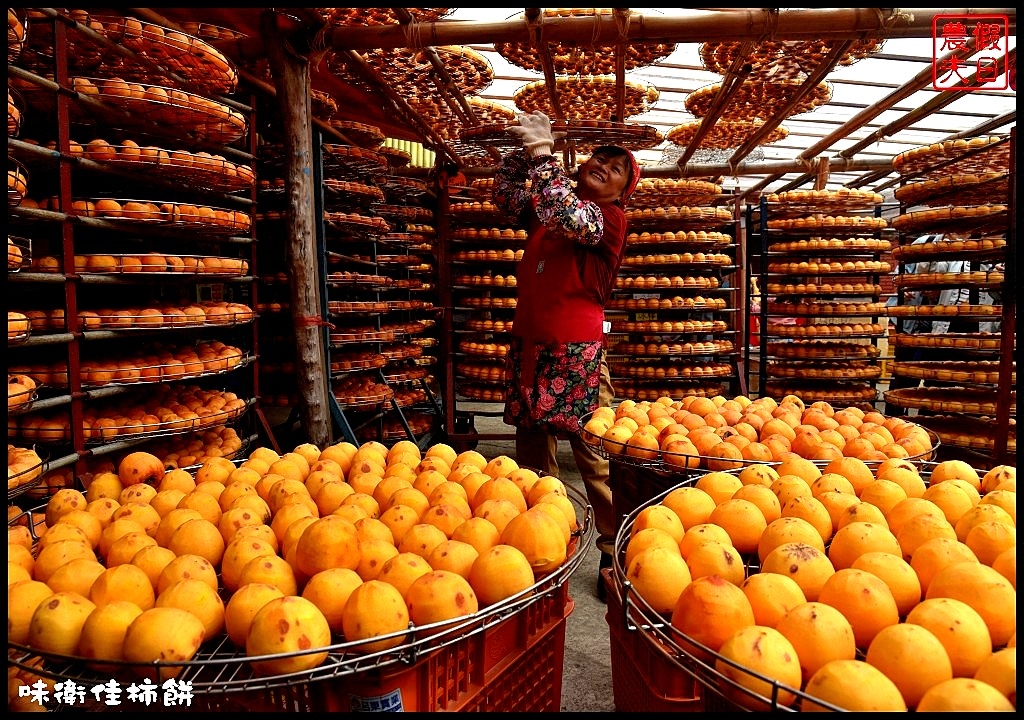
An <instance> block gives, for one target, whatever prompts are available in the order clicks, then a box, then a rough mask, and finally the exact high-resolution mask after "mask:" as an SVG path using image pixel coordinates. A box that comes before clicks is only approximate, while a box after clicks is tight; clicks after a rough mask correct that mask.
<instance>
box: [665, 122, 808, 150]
mask: <svg viewBox="0 0 1024 720" xmlns="http://www.w3.org/2000/svg"><path fill="white" fill-rule="evenodd" d="M702 123H703V120H693V121H691V122H686V123H681V124H679V125H676V126H675V127H673V128H672V129H671V130H669V131H668V132H667V133H666V134H665V138H666V139H667V140H668V141H669V142H670V143H672V144H673V145H678V146H679V147H689V145H690V143H692V142H693V141H694V139H695V138H696V137H697V131H698V130H699V129H700V127H701V124H702ZM763 126H764V121H763V120H719V121H718V122H716V123H715V124H714V126H713V127H712V128H711V129H710V130H709V131H708V132H707V133H705V134H704V137H703V138H701V140H700V144H699V145H698V146H697V147H698V148H700V149H701V150H728V149H731V148H738V147H739V146H740V145H742V144H743V143H745V142H746V141H747V138H749V137H751V136H752V135H754V134H755V133H758V132H760V130H761V128H762V127H763ZM787 137H789V129H788V128H787V127H786V126H784V125H779V126H777V127H775V128H773V129H772V130H771V131H770V132H769V133H768V134H767V135H766V136H765V137H764V138H763V139H762V140H761V141H760V142H758V145H770V144H772V143H775V142H779V141H780V140H785V139H786V138H787Z"/></svg>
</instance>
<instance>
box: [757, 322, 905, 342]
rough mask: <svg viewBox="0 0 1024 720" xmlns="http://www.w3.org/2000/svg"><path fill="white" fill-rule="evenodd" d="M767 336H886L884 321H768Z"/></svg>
mask: <svg viewBox="0 0 1024 720" xmlns="http://www.w3.org/2000/svg"><path fill="white" fill-rule="evenodd" d="M763 333H764V335H765V336H767V337H786V338H803V339H811V338H830V337H831V338H837V339H845V338H874V337H884V336H885V333H886V328H885V325H883V324H882V323H847V324H843V325H838V324H836V325H782V324H780V323H768V326H767V327H766V328H765V329H764V330H763Z"/></svg>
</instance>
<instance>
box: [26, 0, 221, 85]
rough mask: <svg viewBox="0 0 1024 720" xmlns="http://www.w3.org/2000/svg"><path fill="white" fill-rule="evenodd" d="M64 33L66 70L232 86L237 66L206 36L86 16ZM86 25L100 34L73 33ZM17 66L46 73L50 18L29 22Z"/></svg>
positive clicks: (131, 19)
mask: <svg viewBox="0 0 1024 720" xmlns="http://www.w3.org/2000/svg"><path fill="white" fill-rule="evenodd" d="M75 19H76V20H77V21H78V24H77V25H74V24H73V25H72V26H71V27H72V30H71V31H70V32H68V33H67V38H68V40H67V42H68V52H67V61H68V70H69V73H70V74H71V75H90V76H96V77H107V78H120V79H122V80H125V81H127V82H131V83H159V84H162V85H167V86H169V87H176V88H181V89H185V88H188V89H190V90H194V91H196V92H199V93H202V94H204V95H228V94H231V93H233V92H235V90H236V89H237V87H238V71H237V70H236V68H235V66H234V64H233V63H232V62H231V61H230V60H229V59H228V58H227V56H226V55H224V53H222V52H221V51H220V50H217V49H216V48H215V47H213V46H212V45H211V44H210V43H208V42H207V41H206V40H204V39H202V38H199V37H196V36H194V35H189V34H188V33H185V32H180V31H177V30H172V29H170V28H166V27H162V26H160V25H156V24H153V23H149V22H143V21H141V20H138V19H136V18H134V17H117V16H105V15H86V16H85V17H80V16H79V17H76V18H75ZM77 26H87V27H88V28H89V30H91V31H92V32H94V33H96V34H97V35H99V36H100V37H99V38H98V39H97V38H95V37H93V36H91V35H88V34H86V33H81V32H75V31H74V28H75V27H77ZM33 27H34V30H33V32H32V38H31V39H30V41H29V43H28V44H27V46H26V48H25V51H24V54H23V57H22V58H21V61H20V63H19V64H20V65H21V67H24V68H25V69H26V70H31V71H32V72H36V73H39V74H44V73H47V72H52V68H53V63H54V58H53V47H54V40H53V31H52V27H53V25H52V23H50V22H42V23H37V24H35V25H34V26H33Z"/></svg>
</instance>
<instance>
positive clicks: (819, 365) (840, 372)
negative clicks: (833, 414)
mask: <svg viewBox="0 0 1024 720" xmlns="http://www.w3.org/2000/svg"><path fill="white" fill-rule="evenodd" d="M765 373H766V374H767V375H768V376H769V377H781V378H794V379H798V380H877V379H878V378H879V377H881V375H882V368H881V366H879V365H871V364H868V363H867V362H866V361H857V360H854V361H851V362H840V361H824V362H823V361H812V362H793V361H792V360H789V361H787V362H769V363H768V364H767V365H766V369H765Z"/></svg>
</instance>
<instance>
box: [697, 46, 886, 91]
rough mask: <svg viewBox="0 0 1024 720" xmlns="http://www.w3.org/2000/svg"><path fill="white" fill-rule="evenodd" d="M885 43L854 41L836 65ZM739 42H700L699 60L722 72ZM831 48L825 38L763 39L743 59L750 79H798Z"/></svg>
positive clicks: (735, 55) (851, 61) (852, 60)
mask: <svg viewBox="0 0 1024 720" xmlns="http://www.w3.org/2000/svg"><path fill="white" fill-rule="evenodd" d="M884 44H885V41H884V40H878V39H863V40H854V41H853V43H852V44H851V45H850V48H849V49H848V50H847V51H846V52H845V53H844V54H843V55H842V57H840V58H839V61H838V62H837V63H836V65H837V66H847V65H853V64H854V63H855V62H857V61H858V60H861V59H863V58H866V57H868V56H869V55H872V54H874V53H876V52H878V51H879V50H881V49H882V46H883V45H884ZM741 45H742V43H741V42H739V41H735V40H728V41H721V42H706V43H701V46H700V50H699V52H700V59H701V62H702V63H703V64H704V67H705V68H706V69H707V70H710V71H711V72H716V73H718V74H720V75H725V74H726V73H727V72H728V71H729V68H730V67H732V64H733V62H735V61H736V60H737V59H738V55H739V50H740V47H741ZM833 47H834V46H833V44H832V43H831V42H829V41H826V40H765V41H763V42H760V43H758V44H757V46H756V47H755V48H754V50H753V52H751V54H750V55H749V56H748V57H747V58H745V61H746V64H747V65H749V66H750V79H751V80H772V81H778V80H782V79H786V80H799V79H802V78H804V77H805V76H806V75H809V74H810V73H812V72H814V71H815V70H817V69H818V68H819V67H820V66H821V63H822V61H823V60H824V59H825V58H826V57H827V56H828V54H829V53H830V52H832V49H833Z"/></svg>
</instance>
